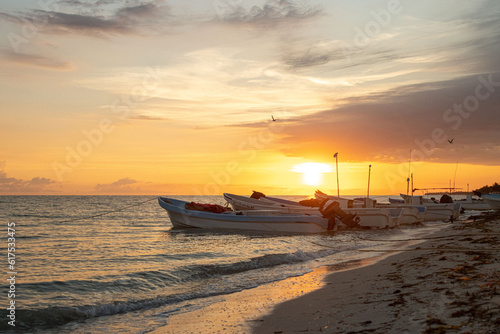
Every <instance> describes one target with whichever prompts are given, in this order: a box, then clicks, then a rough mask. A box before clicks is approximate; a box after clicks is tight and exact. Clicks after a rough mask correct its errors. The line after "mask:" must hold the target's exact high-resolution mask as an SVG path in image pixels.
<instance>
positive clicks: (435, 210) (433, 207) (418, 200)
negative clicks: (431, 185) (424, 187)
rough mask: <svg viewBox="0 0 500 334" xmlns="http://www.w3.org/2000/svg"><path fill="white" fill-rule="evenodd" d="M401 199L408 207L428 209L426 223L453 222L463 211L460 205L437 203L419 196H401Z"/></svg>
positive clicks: (425, 217)
mask: <svg viewBox="0 0 500 334" xmlns="http://www.w3.org/2000/svg"><path fill="white" fill-rule="evenodd" d="M401 197H402V198H403V199H404V204H406V205H413V206H425V207H426V208H427V209H426V211H425V216H424V221H440V220H442V221H448V220H451V221H453V220H455V219H457V218H458V217H459V216H460V211H461V209H462V206H461V205H460V203H439V202H438V203H436V202H433V201H432V200H430V201H429V200H428V199H425V198H424V197H423V196H417V195H411V196H410V195H404V194H401Z"/></svg>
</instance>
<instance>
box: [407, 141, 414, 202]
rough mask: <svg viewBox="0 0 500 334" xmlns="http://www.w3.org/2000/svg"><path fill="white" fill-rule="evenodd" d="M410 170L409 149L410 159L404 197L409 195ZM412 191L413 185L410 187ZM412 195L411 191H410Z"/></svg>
mask: <svg viewBox="0 0 500 334" xmlns="http://www.w3.org/2000/svg"><path fill="white" fill-rule="evenodd" d="M410 170H411V148H410V158H409V159H408V177H407V178H406V195H407V196H408V195H409V193H410ZM411 188H412V189H413V185H412V186H411ZM411 192H412V195H413V190H412V191H411Z"/></svg>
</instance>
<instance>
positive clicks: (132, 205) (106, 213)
mask: <svg viewBox="0 0 500 334" xmlns="http://www.w3.org/2000/svg"><path fill="white" fill-rule="evenodd" d="M154 200H156V197H155V198H150V199H148V200H147V201H144V202H139V203H135V204H131V205H127V206H124V207H122V208H120V209H118V210H113V211H106V212H102V213H98V214H95V215H92V216H86V217H80V218H74V219H69V220H63V221H59V222H57V224H59V223H69V222H74V221H78V220H85V219H91V218H96V217H101V216H105V215H109V214H110V213H115V212H120V211H123V210H125V209H128V208H132V207H135V206H140V205H143V204H144V203H148V202H152V201H154Z"/></svg>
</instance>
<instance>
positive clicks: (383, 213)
mask: <svg viewBox="0 0 500 334" xmlns="http://www.w3.org/2000/svg"><path fill="white" fill-rule="evenodd" d="M224 198H225V199H226V201H227V202H228V203H229V204H230V205H231V207H233V209H235V210H240V209H241V208H246V209H247V210H252V209H254V210H255V209H261V210H262V209H268V210H274V211H278V212H282V213H295V214H300V213H302V214H309V215H318V216H321V215H322V214H321V212H320V211H319V208H318V207H308V206H303V205H301V204H300V203H299V202H294V201H289V200H284V199H277V198H274V197H268V196H265V197H261V198H260V199H254V198H250V197H246V196H240V195H234V194H228V193H224ZM335 201H336V200H335ZM340 207H341V209H342V211H344V212H345V213H347V214H351V215H356V216H357V217H359V220H360V221H359V223H358V224H359V226H361V227H370V228H387V227H395V226H398V225H399V220H400V219H401V217H402V213H403V211H404V210H402V209H398V208H360V207H358V208H346V207H342V205H340Z"/></svg>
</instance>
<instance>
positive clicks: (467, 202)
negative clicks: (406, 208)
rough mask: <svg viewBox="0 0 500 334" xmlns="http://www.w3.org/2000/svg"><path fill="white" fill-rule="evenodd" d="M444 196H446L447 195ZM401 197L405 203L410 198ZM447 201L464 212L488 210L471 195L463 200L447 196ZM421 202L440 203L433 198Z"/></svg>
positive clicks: (483, 203) (423, 199)
mask: <svg viewBox="0 0 500 334" xmlns="http://www.w3.org/2000/svg"><path fill="white" fill-rule="evenodd" d="M444 195H448V194H447V193H446V194H444ZM401 197H403V201H405V200H406V199H407V198H409V197H411V196H410V195H404V194H401ZM448 198H449V199H452V200H453V203H458V204H461V205H462V209H464V210H489V209H490V206H489V205H488V203H487V202H485V201H484V200H482V199H481V198H479V199H476V198H473V197H472V195H470V194H468V195H466V197H465V198H464V199H458V200H457V199H453V198H452V197H451V196H449V195H448ZM389 200H390V201H392V202H395V200H394V199H389ZM422 202H423V203H424V204H427V203H441V200H437V199H435V198H425V197H422Z"/></svg>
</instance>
